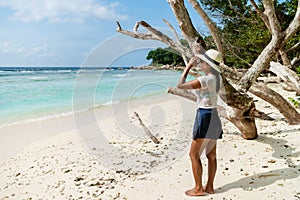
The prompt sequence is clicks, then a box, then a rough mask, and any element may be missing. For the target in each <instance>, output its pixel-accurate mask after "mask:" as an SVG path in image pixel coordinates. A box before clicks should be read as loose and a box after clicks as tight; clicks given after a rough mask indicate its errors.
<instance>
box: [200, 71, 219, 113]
mask: <svg viewBox="0 0 300 200" xmlns="http://www.w3.org/2000/svg"><path fill="white" fill-rule="evenodd" d="M197 80H199V82H200V84H201V88H200V89H196V90H195V94H196V96H197V107H198V108H216V107H217V100H218V93H217V92H216V86H217V78H216V76H215V75H213V74H208V75H206V76H199V77H198V78H197Z"/></svg>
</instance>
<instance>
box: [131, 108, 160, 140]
mask: <svg viewBox="0 0 300 200" xmlns="http://www.w3.org/2000/svg"><path fill="white" fill-rule="evenodd" d="M134 115H135V116H136V118H137V119H138V120H139V122H140V125H141V126H142V128H143V130H144V131H145V133H146V134H147V135H148V136H149V137H150V138H151V140H152V141H153V142H154V143H155V144H159V141H158V139H157V138H156V137H155V136H154V135H153V134H152V133H151V132H150V131H149V129H148V128H147V127H146V126H145V124H144V123H143V121H142V119H141V118H140V116H139V114H137V112H134Z"/></svg>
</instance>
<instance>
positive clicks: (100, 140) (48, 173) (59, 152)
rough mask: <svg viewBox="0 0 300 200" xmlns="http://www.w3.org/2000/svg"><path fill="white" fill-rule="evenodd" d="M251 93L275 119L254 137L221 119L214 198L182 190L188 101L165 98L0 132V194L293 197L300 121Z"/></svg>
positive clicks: (186, 183)
mask: <svg viewBox="0 0 300 200" xmlns="http://www.w3.org/2000/svg"><path fill="white" fill-rule="evenodd" d="M255 99H257V100H258V102H257V107H258V108H259V109H262V110H263V111H265V112H266V113H272V116H274V117H277V118H278V120H276V121H262V120H257V121H256V123H257V127H258V132H259V137H258V139H256V140H244V139H243V138H242V137H241V136H240V133H239V132H238V130H237V129H236V128H235V127H234V126H233V125H232V124H230V123H229V122H226V121H224V120H222V122H223V129H224V135H223V139H221V140H219V143H218V171H217V175H216V180H215V191H216V194H213V195H207V196H203V197H193V198H191V197H187V196H185V195H184V191H185V190H187V189H190V188H191V187H193V177H192V172H191V164H190V160H189V156H188V150H189V145H190V141H191V130H192V125H193V120H194V115H195V104H194V103H193V102H191V101H189V100H183V99H182V98H179V97H175V96H172V95H169V94H166V95H162V96H159V97H147V98H145V99H142V100H141V99H139V100H132V101H130V102H125V103H120V104H116V105H113V106H112V107H106V108H97V109H96V110H90V111H87V112H84V113H80V114H77V115H76V116H75V117H73V116H68V117H61V118H57V119H51V120H46V121H37V122H30V123H27V124H20V125H14V126H10V127H6V128H1V129H0V137H1V141H0V152H1V155H0V172H1V179H0V199H16V200H19V199H103V200H111V199H129V200H135V199H143V200H148V199H149V200H158V199H159V200H163V199H164V200H177V199H222V200H223V199H246V200H247V199H249V200H250V199H276V200H277V199H286V200H289V199H300V177H299V175H300V140H299V134H300V125H297V126H290V125H288V124H287V123H285V121H284V120H282V119H280V117H281V115H280V113H278V111H277V110H274V109H273V108H272V107H271V106H270V105H268V104H266V103H265V102H263V101H262V100H259V99H258V98H255ZM133 112H137V113H138V114H139V115H140V117H141V119H142V120H143V122H144V123H145V124H146V126H147V127H148V128H149V130H150V131H151V132H152V133H153V134H155V136H156V137H157V138H158V139H159V140H160V144H154V143H153V142H152V141H151V140H150V139H149V137H148V136H147V135H145V133H144V132H143V130H142V128H141V126H140V125H139V123H138V121H137V120H136V119H134V118H133ZM203 160H204V164H205V166H204V172H206V167H207V166H206V162H205V159H203ZM205 179H206V173H204V177H203V180H205Z"/></svg>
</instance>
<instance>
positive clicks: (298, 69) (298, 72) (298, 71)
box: [297, 66, 300, 75]
mask: <svg viewBox="0 0 300 200" xmlns="http://www.w3.org/2000/svg"><path fill="white" fill-rule="evenodd" d="M297 74H299V75H300V66H299V67H298V68H297Z"/></svg>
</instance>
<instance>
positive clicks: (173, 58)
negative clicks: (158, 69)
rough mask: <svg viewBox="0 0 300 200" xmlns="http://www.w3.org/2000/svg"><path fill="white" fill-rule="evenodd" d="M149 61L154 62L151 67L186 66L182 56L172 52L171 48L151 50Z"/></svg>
mask: <svg viewBox="0 0 300 200" xmlns="http://www.w3.org/2000/svg"><path fill="white" fill-rule="evenodd" d="M146 59H147V60H152V62H151V65H153V66H161V65H173V66H176V65H184V61H183V59H182V56H181V55H180V54H178V53H177V52H175V51H174V50H172V49H171V48H169V47H167V48H157V49H155V50H151V51H150V52H149V53H148V55H147V57H146Z"/></svg>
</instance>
